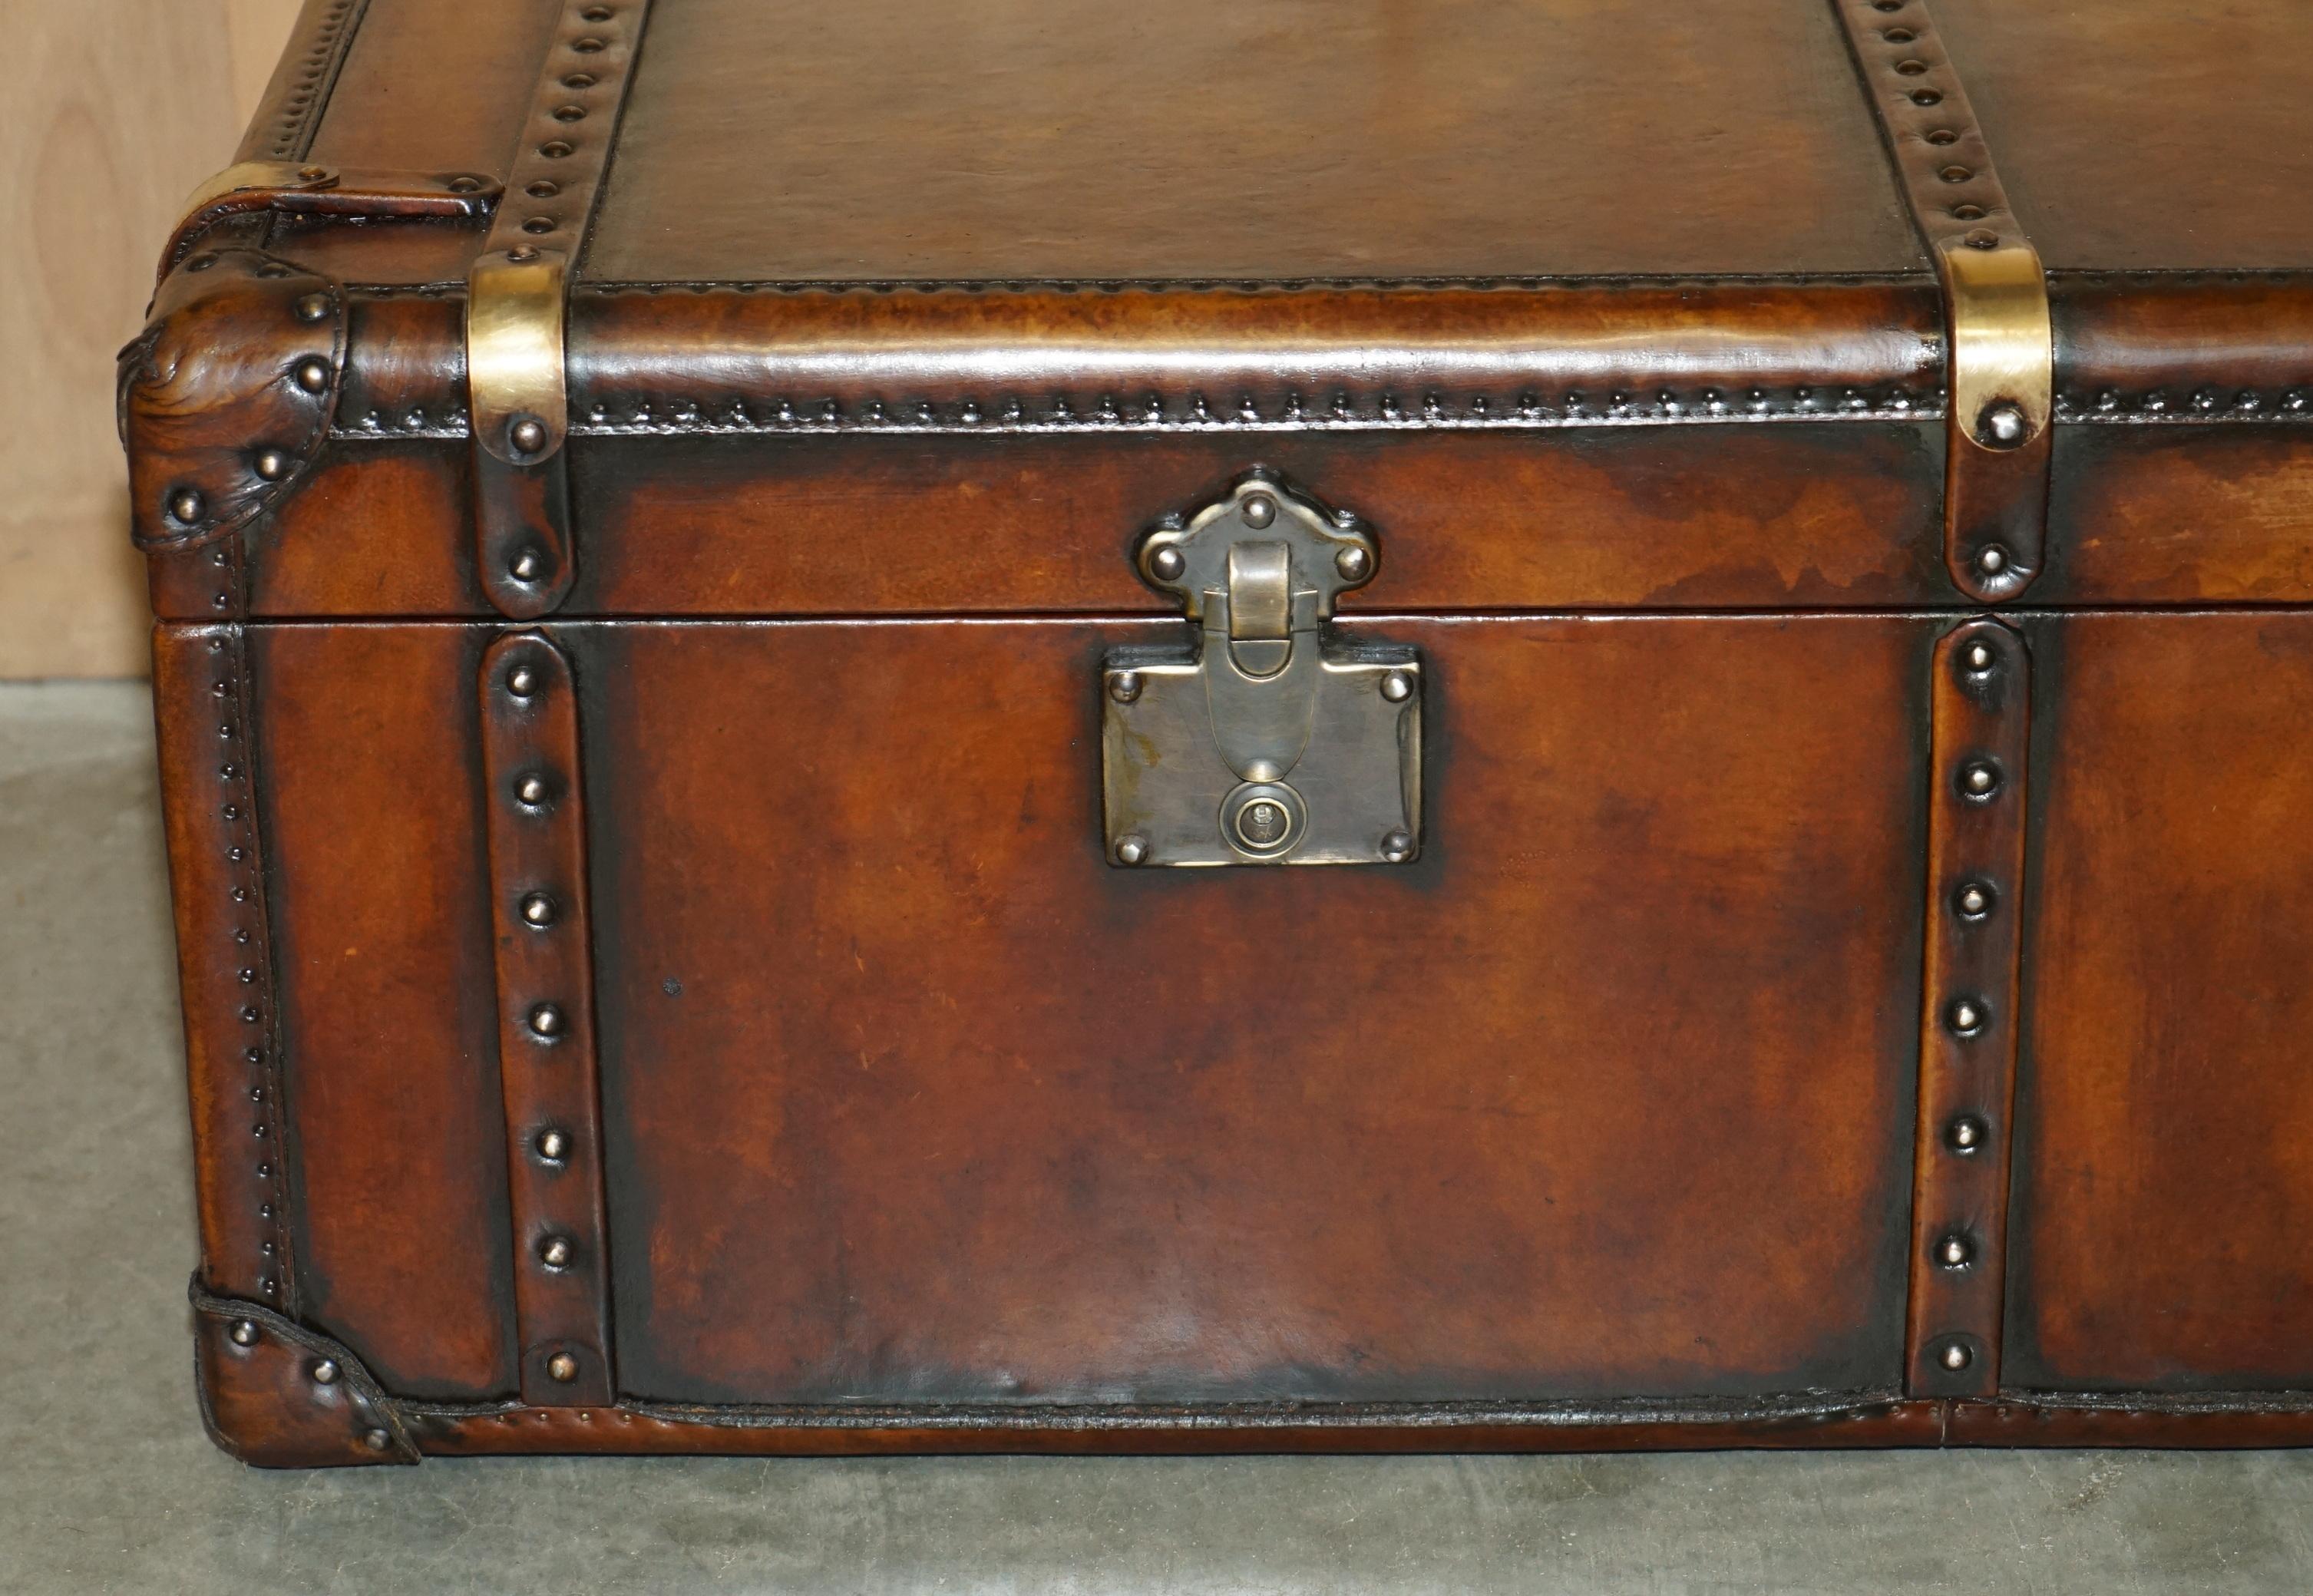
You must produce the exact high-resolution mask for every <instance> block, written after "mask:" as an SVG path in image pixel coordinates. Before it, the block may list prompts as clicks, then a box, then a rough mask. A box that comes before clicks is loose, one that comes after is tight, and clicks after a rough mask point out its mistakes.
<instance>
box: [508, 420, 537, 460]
mask: <svg viewBox="0 0 2313 1596" xmlns="http://www.w3.org/2000/svg"><path fill="white" fill-rule="evenodd" d="M506 436H508V437H509V438H511V439H512V440H513V443H514V447H515V448H517V449H519V450H521V451H522V452H523V454H537V453H538V452H539V451H540V450H541V449H542V448H544V447H546V423H545V422H543V421H541V420H540V419H538V418H537V417H535V416H524V417H523V419H521V420H519V421H516V422H515V423H514V427H513V429H512V430H511V431H509V432H508V433H507V435H506Z"/></svg>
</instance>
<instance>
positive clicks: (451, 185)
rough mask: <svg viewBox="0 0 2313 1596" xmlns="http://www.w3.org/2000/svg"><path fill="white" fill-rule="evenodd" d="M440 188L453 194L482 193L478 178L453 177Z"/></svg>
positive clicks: (480, 181)
mask: <svg viewBox="0 0 2313 1596" xmlns="http://www.w3.org/2000/svg"><path fill="white" fill-rule="evenodd" d="M442 186H443V187H444V188H445V189H447V190H450V192H451V193H453V194H479V193H480V192H481V191H482V180H481V179H479V178H478V177H453V178H452V179H451V180H450V181H448V182H446V183H444V184H443V185H442Z"/></svg>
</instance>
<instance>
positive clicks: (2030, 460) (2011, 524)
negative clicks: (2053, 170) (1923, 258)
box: [1832, 0, 2055, 604]
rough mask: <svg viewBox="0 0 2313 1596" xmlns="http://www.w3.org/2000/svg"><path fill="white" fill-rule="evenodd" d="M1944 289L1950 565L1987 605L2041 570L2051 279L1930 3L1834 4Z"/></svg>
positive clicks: (1846, 0)
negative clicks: (1995, 160)
mask: <svg viewBox="0 0 2313 1596" xmlns="http://www.w3.org/2000/svg"><path fill="white" fill-rule="evenodd" d="M1832 4H1833V8H1834V10H1835V11H1837V12H1838V13H1839V18H1840V21H1841V22H1842V24H1843V25H1844V26H1845V28H1846V30H1847V42H1848V45H1849V47H1850V48H1851V49H1852V51H1853V52H1854V57H1855V64H1856V67H1857V69H1858V71H1860V73H1861V75H1862V82H1863V87H1864V91H1865V97H1866V98H1867V99H1869V101H1870V103H1871V108H1872V110H1873V111H1874V112H1875V113H1876V114H1877V115H1878V119H1879V130H1880V132H1881V133H1882V134H1883V135H1885V136H1886V144H1887V149H1888V151H1889V153H1890V154H1891V155H1892V156H1893V157H1894V161H1895V173H1896V177H1897V178H1898V180H1899V181H1900V182H1901V183H1902V186H1903V190H1904V198H1906V199H1907V200H1908V201H1909V202H1910V205H1911V209H1912V219H1913V223H1914V224H1915V225H1917V226H1918V228H1919V230H1920V236H1921V238H1922V240H1923V241H1924V242H1926V244H1927V246H1928V250H1929V252H1930V254H1931V255H1932V256H1933V257H1934V260H1935V263H1936V272H1937V275H1938V277H1939V278H1940V279H1941V281H1942V284H1943V290H1944V306H1945V321H1946V325H1947V326H1948V330H1949V335H1950V354H1949V357H1948V375H1947V379H1946V380H1947V383H1948V392H1949V398H1948V402H1947V403H1946V405H1945V407H1944V431H1945V445H1946V447H1945V457H1944V559H1945V563H1946V565H1947V566H1948V568H1949V569H1950V572H1951V578H1952V581H1953V583H1954V585H1955V586H1957V587H1958V588H1959V589H1960V591H1961V592H1963V593H1965V594H1966V595H1968V596H1969V597H1971V598H1974V599H1978V600H1981V601H1983V602H1984V603H1987V604H1992V603H1999V602H2001V601H2003V600H2007V599H2012V598H2014V597H2016V596H2017V595H2018V594H2021V593H2022V592H2023V591H2024V590H2025V588H2026V587H2027V586H2030V585H2031V582H2032V579H2033V578H2035V577H2036V576H2037V575H2039V573H2040V569H2041V565H2042V561H2043V559H2044V555H2045V545H2046V542H2047V521H2048V467H2049V455H2050V445H2051V442H2052V434H2051V430H2050V421H2051V419H2052V418H2053V416H2054V387H2055V351H2054V333H2053V331H2052V324H2051V322H2050V318H2049V313H2048V288H2047V277H2046V273H2045V271H2044V270H2043V269H2042V267H2041V264H2040V256H2039V251H2036V250H2035V249H2034V248H2033V247H2032V243H2031V241H2030V240H2029V239H2027V238H2026V237H2025V235H2024V229H2023V225H2022V224H2021V223H2019V222H2018V220H2017V218H2016V215H2015V212H2014V211H2013V210H2012V209H2011V208H2010V206H2009V203H2008V194H2007V190H2005V189H2004V188H2002V187H2001V181H2000V174H1999V172H1997V171H1996V170H1995V169H1994V168H1993V166H1992V151H1991V149H1990V147H1989V146H1988V145H1986V143H1985V141H1984V137H1983V129H1982V128H1981V127H1980V126H1979V125H1978V124H1977V122H1976V119H1975V113H1974V110H1972V109H1971V108H1970V106H1969V104H1968V100H1967V92H1966V89H1965V88H1964V87H1963V86H1962V85H1961V84H1960V81H1959V75H1958V73H1957V71H1956V70H1955V69H1954V68H1953V66H1952V63H1951V60H1950V57H1948V56H1947V55H1946V54H1945V53H1944V49H1943V45H1942V41H1941V40H1940V39H1939V37H1938V36H1937V33H1936V28H1935V21H1934V19H1933V17H1932V16H1930V13H1929V11H1928V4H1927V0H1832Z"/></svg>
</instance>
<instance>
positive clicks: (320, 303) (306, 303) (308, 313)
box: [297, 294, 330, 322]
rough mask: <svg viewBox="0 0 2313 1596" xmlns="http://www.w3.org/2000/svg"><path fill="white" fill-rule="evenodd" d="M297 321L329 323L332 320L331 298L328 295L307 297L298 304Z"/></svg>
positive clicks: (309, 295) (310, 295)
mask: <svg viewBox="0 0 2313 1596" xmlns="http://www.w3.org/2000/svg"><path fill="white" fill-rule="evenodd" d="M297 319H298V320H299V321H300V322H326V321H328V320H329V319H330V296H329V295H326V294H308V295H305V296H304V297H303V298H302V299H300V300H299V301H298V302H297Z"/></svg>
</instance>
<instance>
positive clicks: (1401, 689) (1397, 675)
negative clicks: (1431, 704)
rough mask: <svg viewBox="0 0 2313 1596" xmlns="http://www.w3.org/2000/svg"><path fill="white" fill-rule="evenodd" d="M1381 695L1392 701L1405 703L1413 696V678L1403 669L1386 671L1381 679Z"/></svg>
mask: <svg viewBox="0 0 2313 1596" xmlns="http://www.w3.org/2000/svg"><path fill="white" fill-rule="evenodd" d="M1381 695H1382V697H1384V698H1385V699H1387V700H1388V701H1390V702H1391V703H1394V704H1402V703H1403V702H1404V701H1406V700H1407V699H1410V698H1412V696H1413V678H1412V676H1409V675H1406V674H1405V673H1404V672H1403V671H1390V672H1387V673H1385V675H1383V676H1382V679H1381Z"/></svg>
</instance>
